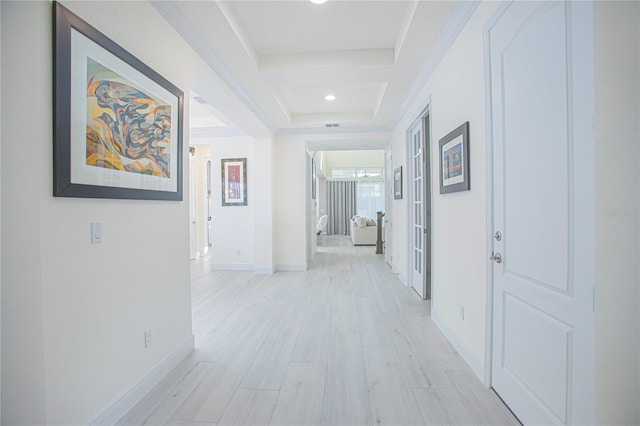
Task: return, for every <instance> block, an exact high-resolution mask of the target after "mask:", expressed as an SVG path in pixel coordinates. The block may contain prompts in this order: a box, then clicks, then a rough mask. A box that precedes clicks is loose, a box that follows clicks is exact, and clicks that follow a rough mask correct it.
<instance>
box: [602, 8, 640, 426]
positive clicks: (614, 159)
mask: <svg viewBox="0 0 640 426" xmlns="http://www.w3.org/2000/svg"><path fill="white" fill-rule="evenodd" d="M594 12H595V51H594V54H595V64H596V67H595V76H596V86H595V100H596V102H595V103H596V122H595V130H596V188H595V190H596V203H597V205H596V208H597V211H596V241H597V252H596V259H598V261H597V263H596V283H597V284H596V286H597V287H596V401H597V405H596V419H597V422H598V423H599V424H617V425H623V424H626V425H637V424H640V411H639V410H640V404H639V403H638V402H639V401H640V365H639V364H640V360H639V359H638V357H639V356H640V349H639V348H640V340H639V338H640V337H639V336H638V330H639V329H640V317H639V314H638V312H640V305H639V299H640V294H639V287H640V285H639V282H640V275H639V271H638V265H639V264H640V251H639V248H638V244H639V241H640V239H639V232H640V225H639V221H640V206H639V190H640V175H639V172H638V164H639V162H638V158H639V155H640V125H639V124H638V123H639V122H640V120H639V119H638V117H639V116H640V81H639V80H640V4H639V3H637V2H596V3H595V10H594Z"/></svg>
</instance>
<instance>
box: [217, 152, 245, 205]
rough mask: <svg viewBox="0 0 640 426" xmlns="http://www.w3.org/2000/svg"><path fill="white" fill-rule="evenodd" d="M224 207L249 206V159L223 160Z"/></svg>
mask: <svg viewBox="0 0 640 426" xmlns="http://www.w3.org/2000/svg"><path fill="white" fill-rule="evenodd" d="M222 205H223V206H246V205H247V159H246V158H223V159H222Z"/></svg>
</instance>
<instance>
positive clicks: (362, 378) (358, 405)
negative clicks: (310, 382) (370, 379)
mask: <svg viewBox="0 0 640 426" xmlns="http://www.w3.org/2000/svg"><path fill="white" fill-rule="evenodd" d="M324 395H325V396H324V403H323V408H322V420H321V423H322V424H323V425H370V424H372V417H371V406H370V403H369V398H368V384H367V379H366V372H365V368H364V359H363V351H362V343H361V342H360V335H359V334H358V333H340V332H337V333H333V334H332V335H331V344H330V347H329V358H328V361H327V375H326V381H325V394H324Z"/></svg>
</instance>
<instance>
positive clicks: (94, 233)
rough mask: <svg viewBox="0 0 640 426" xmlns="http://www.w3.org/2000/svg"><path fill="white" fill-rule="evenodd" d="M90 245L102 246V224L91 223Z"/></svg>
mask: <svg viewBox="0 0 640 426" xmlns="http://www.w3.org/2000/svg"><path fill="white" fill-rule="evenodd" d="M91 244H102V222H91Z"/></svg>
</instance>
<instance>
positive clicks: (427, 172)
mask: <svg viewBox="0 0 640 426" xmlns="http://www.w3.org/2000/svg"><path fill="white" fill-rule="evenodd" d="M427 117H428V118H429V123H428V125H426V126H425V125H424V120H425V119H427ZM420 122H422V135H423V139H422V149H423V150H424V152H425V153H426V152H427V147H426V146H425V144H426V141H427V136H428V140H429V148H428V149H429V152H428V159H429V161H431V145H432V144H431V95H428V96H427V102H426V105H425V106H424V108H422V109H421V110H420V113H419V114H418V115H417V116H416V118H414V119H413V120H412V121H411V123H410V124H409V126H408V127H407V129H406V132H405V155H406V159H405V164H406V167H405V169H406V172H405V176H403V180H404V182H403V183H404V184H405V185H404V186H405V189H406V190H405V191H404V193H405V197H406V200H407V201H406V203H405V205H406V206H407V224H413V208H412V206H411V205H410V204H411V203H412V200H411V197H412V194H413V189H412V188H411V186H410V184H411V182H412V181H413V174H414V170H413V161H412V155H411V152H412V150H411V130H412V129H413V128H414V127H415V126H416V125H417V124H418V123H420ZM427 132H429V134H428V135H427ZM423 159H424V160H425V165H424V170H423V179H425V178H428V181H429V188H428V191H427V185H426V184H425V185H423V189H424V193H423V194H422V196H423V203H424V205H425V209H424V212H423V213H424V216H425V217H424V218H423V222H422V223H423V224H424V225H425V226H427V225H428V229H429V231H430V234H431V235H430V238H429V242H432V241H433V226H432V224H433V214H432V215H431V220H430V221H429V223H428V224H427V214H426V205H427V194H429V203H428V204H429V206H430V207H431V206H432V204H433V199H432V191H431V186H432V181H433V174H432V169H433V167H431V164H429V166H428V167H427V165H426V159H427V155H424V156H423ZM432 210H433V209H432ZM412 229H413V227H412V226H407V234H406V235H407V275H406V277H407V282H406V286H407V287H413V284H412V275H413V232H412ZM424 243H425V244H424V247H425V250H424V251H425V258H424V265H423V266H424V268H423V271H425V278H426V266H427V254H426V253H428V256H429V259H428V260H429V263H430V264H431V267H432V268H433V250H432V247H431V244H430V246H429V249H428V250H426V239H425V240H424ZM431 276H433V271H431ZM426 285H427V284H426V280H425V282H424V286H425V288H424V294H425V296H426V295H427V288H426ZM429 294H430V296H431V297H430V298H429V300H430V301H431V302H430V303H431V305H433V282H432V283H431V288H430V289H429Z"/></svg>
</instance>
